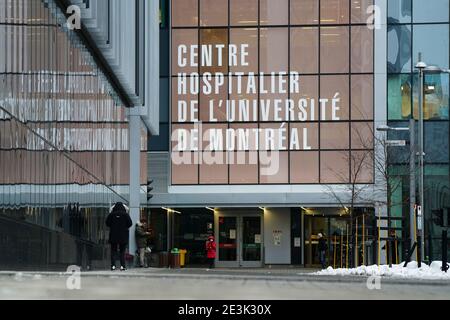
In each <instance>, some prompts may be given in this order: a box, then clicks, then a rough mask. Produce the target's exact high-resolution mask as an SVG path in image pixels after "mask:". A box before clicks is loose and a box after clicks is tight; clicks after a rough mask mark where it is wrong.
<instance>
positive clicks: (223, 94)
mask: <svg viewBox="0 0 450 320" xmlns="http://www.w3.org/2000/svg"><path fill="white" fill-rule="evenodd" d="M201 83H202V86H203V81H201ZM210 84H211V93H210V94H205V93H207V92H205V89H204V88H202V89H201V90H200V92H201V93H200V120H201V121H203V122H217V121H227V111H226V101H227V100H228V77H223V78H221V77H215V76H213V77H211V81H210ZM216 88H217V89H218V91H217V93H216ZM211 105H212V108H211Z"/></svg>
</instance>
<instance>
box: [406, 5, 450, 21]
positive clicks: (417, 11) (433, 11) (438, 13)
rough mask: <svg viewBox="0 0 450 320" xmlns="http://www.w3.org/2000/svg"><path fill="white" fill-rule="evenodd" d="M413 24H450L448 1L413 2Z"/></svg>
mask: <svg viewBox="0 0 450 320" xmlns="http://www.w3.org/2000/svg"><path fill="white" fill-rule="evenodd" d="M413 10H414V13H413V23H421V22H448V21H449V20H448V15H449V2H448V0H432V1H423V0H413Z"/></svg>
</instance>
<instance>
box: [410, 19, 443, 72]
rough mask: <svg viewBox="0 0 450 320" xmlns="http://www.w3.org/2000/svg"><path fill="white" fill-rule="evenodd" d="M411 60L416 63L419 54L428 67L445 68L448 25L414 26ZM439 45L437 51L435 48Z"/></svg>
mask: <svg viewBox="0 0 450 320" xmlns="http://www.w3.org/2000/svg"><path fill="white" fill-rule="evenodd" d="M413 28H414V29H413V35H414V36H413V44H414V45H413V59H414V61H417V59H418V56H419V52H421V53H422V59H423V60H424V61H426V62H427V64H428V65H429V66H431V65H435V66H439V67H441V68H447V69H448V67H449V65H448V60H449V59H448V57H449V25H448V24H442V25H414V26H413ZM437 44H439V45H438V46H439V50H436V46H437Z"/></svg>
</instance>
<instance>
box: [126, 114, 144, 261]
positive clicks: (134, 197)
mask: <svg viewBox="0 0 450 320" xmlns="http://www.w3.org/2000/svg"><path fill="white" fill-rule="evenodd" d="M128 120H129V147H130V167H129V170H130V186H129V199H130V202H129V203H130V217H131V220H132V221H133V226H132V227H131V228H130V239H129V240H130V242H129V253H130V254H132V255H134V254H135V252H136V241H135V237H134V232H135V228H136V222H137V221H138V220H139V219H140V216H139V215H140V207H141V199H140V195H141V192H140V189H141V182H140V178H141V118H140V116H139V108H133V109H130V110H129V113H128Z"/></svg>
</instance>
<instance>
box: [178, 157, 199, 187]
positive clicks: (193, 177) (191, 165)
mask: <svg viewBox="0 0 450 320" xmlns="http://www.w3.org/2000/svg"><path fill="white" fill-rule="evenodd" d="M173 157H182V158H183V159H184V160H185V161H183V163H182V164H177V163H175V162H174V161H172V184H174V185H177V184H179V185H183V184H198V165H197V164H196V163H198V153H197V152H183V153H175V154H174V153H172V160H173Z"/></svg>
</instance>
